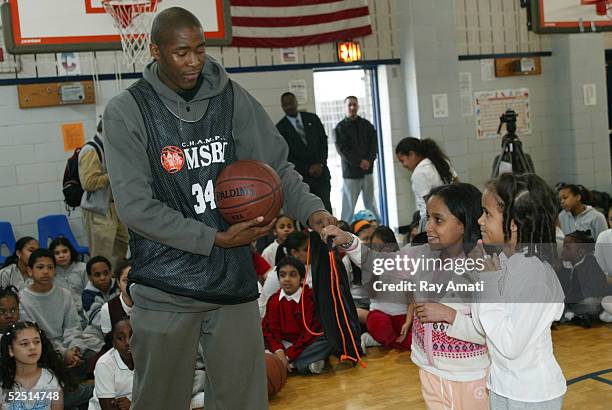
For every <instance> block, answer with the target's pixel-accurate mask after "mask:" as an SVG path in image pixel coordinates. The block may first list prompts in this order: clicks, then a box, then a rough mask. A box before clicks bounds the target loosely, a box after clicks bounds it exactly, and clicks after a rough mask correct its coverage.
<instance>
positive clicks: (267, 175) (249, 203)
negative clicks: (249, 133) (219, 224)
mask: <svg viewBox="0 0 612 410" xmlns="http://www.w3.org/2000/svg"><path fill="white" fill-rule="evenodd" d="M215 202H216V204H217V209H218V210H219V213H220V214H221V216H222V217H223V219H225V220H226V221H227V223H229V224H230V225H231V224H235V223H238V222H244V221H249V220H251V219H255V218H257V217H258V216H263V217H264V220H263V222H262V223H261V225H266V224H268V223H270V221H272V220H273V219H274V218H276V217H277V216H278V213H279V212H280V209H281V207H282V206H283V188H282V185H281V180H280V178H279V177H278V175H277V174H276V172H275V171H274V170H273V169H272V168H271V167H270V166H269V165H267V164H264V163H263V162H261V161H255V160H241V161H236V162H234V163H232V164H230V165H229V166H228V167H227V168H225V169H224V170H223V171H221V173H220V174H219V176H218V177H217V183H216V185H215Z"/></svg>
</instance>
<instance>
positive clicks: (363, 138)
mask: <svg viewBox="0 0 612 410" xmlns="http://www.w3.org/2000/svg"><path fill="white" fill-rule="evenodd" d="M334 132H335V134H336V149H337V150H338V154H340V158H342V177H343V178H350V179H357V178H363V177H364V175H369V174H372V172H373V171H374V160H375V159H376V154H377V152H378V140H377V138H376V129H375V128H374V126H373V125H372V124H371V123H370V121H368V120H366V119H365V118H361V117H359V116H358V117H357V119H356V120H350V119H349V118H348V117H347V118H344V119H343V120H342V121H340V122H339V123H338V125H336V128H335V129H334ZM362 159H367V160H368V161H370V168H369V169H368V170H367V171H364V170H362V169H361V168H360V167H359V164H360V163H361V160H362Z"/></svg>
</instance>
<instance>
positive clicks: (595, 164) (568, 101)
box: [552, 34, 612, 192]
mask: <svg viewBox="0 0 612 410" xmlns="http://www.w3.org/2000/svg"><path fill="white" fill-rule="evenodd" d="M552 45H553V58H552V60H553V62H554V66H555V70H556V76H557V81H558V83H559V84H567V86H566V87H556V88H552V92H553V95H554V98H555V101H556V105H557V106H558V111H557V113H556V114H557V121H556V122H555V127H554V130H553V131H554V132H555V133H556V134H558V138H557V143H558V146H559V158H560V160H561V161H562V164H563V166H562V167H561V169H560V174H559V178H560V180H562V181H564V182H568V183H570V182H571V183H579V184H582V185H585V186H587V187H592V188H596V189H598V190H604V191H607V192H610V191H611V188H612V185H611V183H610V145H609V131H608V107H607V86H606V72H605V67H606V62H605V54H604V47H605V37H604V35H603V34H573V35H568V36H562V37H555V39H554V40H553V42H552ZM585 84H595V87H596V94H597V104H596V105H594V106H586V105H585V102H584V88H583V87H584V85H585Z"/></svg>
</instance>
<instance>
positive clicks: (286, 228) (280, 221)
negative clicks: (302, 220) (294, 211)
mask: <svg viewBox="0 0 612 410" xmlns="http://www.w3.org/2000/svg"><path fill="white" fill-rule="evenodd" d="M272 232H273V233H274V236H275V237H276V239H275V240H274V242H272V243H271V244H270V245H268V246H266V248H265V249H264V250H263V252H261V256H262V257H263V258H264V259H265V260H266V262H268V263H269V264H270V266H275V265H276V262H278V261H277V260H276V258H277V254H278V247H279V246H280V245H282V244H284V243H285V239H287V235H289V234H290V233H292V232H295V221H294V220H293V219H291V217H289V216H287V215H279V216H278V218H277V219H276V222H275V223H274V229H273V231H272Z"/></svg>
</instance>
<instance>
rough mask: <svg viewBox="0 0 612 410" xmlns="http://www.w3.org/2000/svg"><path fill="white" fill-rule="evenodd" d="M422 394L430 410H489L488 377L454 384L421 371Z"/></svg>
mask: <svg viewBox="0 0 612 410" xmlns="http://www.w3.org/2000/svg"><path fill="white" fill-rule="evenodd" d="M419 376H420V378H421V392H422V393H423V399H424V400H425V403H426V404H427V409H428V410H450V409H453V410H488V408H489V391H488V390H487V382H486V377H483V378H482V379H480V380H474V381H471V382H453V381H450V380H446V379H443V378H441V377H438V376H435V375H433V374H431V373H429V372H426V371H425V370H423V369H420V370H419Z"/></svg>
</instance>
